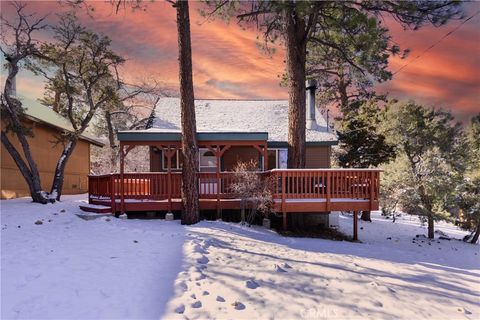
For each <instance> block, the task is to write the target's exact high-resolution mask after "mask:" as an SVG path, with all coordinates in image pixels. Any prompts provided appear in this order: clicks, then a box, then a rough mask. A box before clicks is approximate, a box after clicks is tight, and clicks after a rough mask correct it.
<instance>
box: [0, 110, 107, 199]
mask: <svg viewBox="0 0 480 320" xmlns="http://www.w3.org/2000/svg"><path fill="white" fill-rule="evenodd" d="M25 105H26V107H25V113H24V115H23V118H22V121H23V122H24V124H25V125H26V126H27V127H29V128H31V133H32V136H31V137H28V138H27V139H28V141H29V144H30V150H31V152H32V156H33V159H34V160H35V163H36V164H37V166H38V170H39V173H40V178H41V181H42V188H43V189H44V190H50V188H51V185H52V182H53V175H54V172H55V166H56V164H57V161H58V158H59V157H60V154H61V152H62V150H63V146H62V144H61V143H60V144H59V143H57V142H58V137H59V136H60V135H61V134H63V133H64V132H69V131H72V126H71V124H70V122H69V121H68V120H67V119H65V118H64V117H62V116H61V115H59V114H58V113H56V112H54V111H53V110H52V109H50V108H48V107H46V106H43V105H41V104H39V103H37V102H34V101H28V103H25ZM5 125H6V123H5V122H4V121H3V120H2V121H1V128H2V131H3V129H4V127H5ZM7 135H8V138H9V140H10V142H12V144H13V145H14V146H15V147H16V149H17V150H21V146H20V143H19V141H18V139H17V138H16V136H15V134H14V133H13V132H9V133H7ZM92 145H94V146H98V147H102V146H103V143H102V142H101V141H100V140H98V139H97V138H95V137H94V136H93V135H91V134H88V133H85V134H83V135H82V136H80V140H79V141H78V143H77V146H76V148H75V150H74V151H73V153H72V155H71V157H70V159H69V160H68V163H67V166H66V168H65V176H64V178H65V182H64V185H63V194H80V193H86V192H88V175H89V173H90V148H91V146H92ZM0 173H1V199H11V198H17V197H26V196H30V191H29V188H28V185H27V183H26V182H25V180H24V178H23V176H22V174H21V173H20V170H18V167H17V165H16V164H15V162H14V160H13V158H12V157H11V156H10V154H9V153H8V151H7V150H6V149H5V147H4V146H3V144H2V146H1V165H0Z"/></svg>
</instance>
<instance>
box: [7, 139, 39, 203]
mask: <svg viewBox="0 0 480 320" xmlns="http://www.w3.org/2000/svg"><path fill="white" fill-rule="evenodd" d="M1 139H2V144H3V145H4V147H5V149H6V150H7V152H8V153H9V154H10V156H11V157H12V159H13V161H15V164H16V165H17V167H18V169H19V170H20V173H21V174H22V176H23V178H24V179H25V182H26V183H27V185H28V189H29V191H30V196H31V197H32V201H33V202H38V203H42V204H46V203H47V202H48V201H47V199H46V197H45V194H46V192H44V191H43V190H42V184H41V181H40V176H39V175H33V174H32V173H31V171H30V170H29V168H28V166H27V164H26V163H25V161H23V159H22V157H21V155H20V154H19V153H18V151H17V149H15V147H14V146H13V145H12V143H11V142H10V140H9V139H8V137H7V135H6V134H5V133H4V132H3V131H2V134H1Z"/></svg>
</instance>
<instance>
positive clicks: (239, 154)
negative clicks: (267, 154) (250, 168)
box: [222, 146, 261, 171]
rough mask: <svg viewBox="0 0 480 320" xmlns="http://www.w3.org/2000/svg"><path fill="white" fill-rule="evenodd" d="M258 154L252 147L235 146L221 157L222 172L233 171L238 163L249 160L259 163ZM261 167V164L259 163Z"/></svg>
mask: <svg viewBox="0 0 480 320" xmlns="http://www.w3.org/2000/svg"><path fill="white" fill-rule="evenodd" d="M260 159H261V158H260V153H259V152H258V150H257V149H255V148H254V147H243V146H235V147H231V148H230V149H228V150H227V151H225V154H224V155H223V157H222V171H233V169H234V168H235V166H236V165H237V163H238V162H248V161H251V160H254V161H257V162H260V161H261V160H260ZM259 165H261V163H259Z"/></svg>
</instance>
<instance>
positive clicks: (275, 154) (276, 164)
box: [268, 148, 288, 170]
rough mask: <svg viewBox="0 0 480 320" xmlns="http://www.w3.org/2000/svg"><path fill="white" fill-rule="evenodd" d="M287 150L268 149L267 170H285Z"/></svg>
mask: <svg viewBox="0 0 480 320" xmlns="http://www.w3.org/2000/svg"><path fill="white" fill-rule="evenodd" d="M287 160H288V150H287V149H285V148H278V149H277V148H276V149H268V169H269V170H271V169H286V168H287Z"/></svg>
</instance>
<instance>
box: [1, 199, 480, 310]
mask: <svg viewBox="0 0 480 320" xmlns="http://www.w3.org/2000/svg"><path fill="white" fill-rule="evenodd" d="M84 199H86V196H85V195H82V196H66V197H64V201H63V202H62V203H58V204H54V205H36V204H32V203H29V201H28V199H17V200H8V201H1V202H0V205H1V226H2V231H1V318H2V319H11V318H13V319H16V318H23V319H25V318H28V319H32V318H35V319H38V318H49V319H52V318H56V319H59V318H62V319H72V318H75V319H87V318H88V319H92V318H129V319H133V318H135V319H140V318H156V319H158V318H179V319H182V318H189V319H190V318H201V319H205V318H235V319H239V318H245V319H246V318H250V319H253V318H261V319H266V318H278V319H293V318H295V319H298V318H306V319H322V318H338V319H360V318H361V319H364V318H382V319H390V318H405V319H412V318H430V319H478V318H479V317H480V288H479V280H480V252H479V246H478V245H471V244H467V243H463V242H461V241H457V240H450V241H449V240H437V239H436V240H435V241H428V240H427V239H424V238H422V237H418V238H416V237H415V236H416V235H417V234H425V228H424V227H422V226H420V224H419V222H418V219H416V218H415V217H402V218H400V219H398V220H397V222H396V223H395V224H394V223H392V222H391V220H385V219H383V218H382V217H380V216H379V215H375V214H374V215H373V220H374V221H373V223H365V222H360V224H359V227H360V228H361V230H359V237H360V240H362V243H351V242H335V241H329V240H320V239H305V238H285V237H282V236H279V235H277V234H276V233H275V232H274V231H271V230H265V229H263V228H260V227H254V228H248V227H244V226H240V225H238V224H232V223H224V222H206V221H204V222H201V223H199V224H197V225H195V226H190V227H184V226H181V225H180V224H179V222H178V221H174V222H166V221H163V220H121V219H115V218H107V217H102V218H99V219H94V220H88V221H87V220H84V219H80V218H79V217H77V216H76V215H75V214H80V213H81V212H80V211H79V209H78V205H79V204H80V202H81V201H84ZM38 220H40V221H42V224H35V222H36V221H38ZM351 220H352V219H351V217H347V216H341V217H340V228H341V230H342V231H344V232H346V233H348V234H351V232H352V226H351ZM438 229H439V230H442V231H443V232H444V233H445V234H447V235H449V236H451V237H456V238H461V237H462V236H463V235H464V234H465V233H464V232H463V231H460V230H458V229H457V228H456V227H454V226H451V225H448V224H439V225H438ZM413 239H415V240H413Z"/></svg>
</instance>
